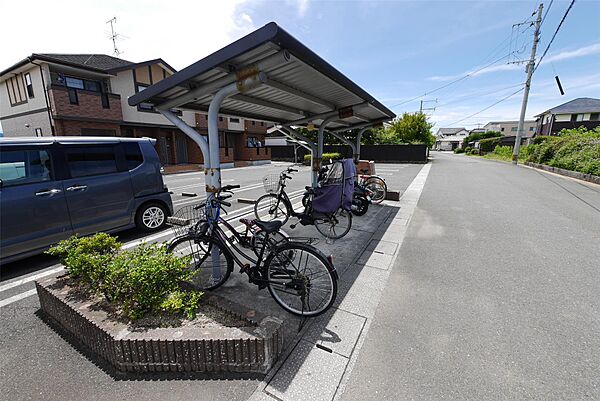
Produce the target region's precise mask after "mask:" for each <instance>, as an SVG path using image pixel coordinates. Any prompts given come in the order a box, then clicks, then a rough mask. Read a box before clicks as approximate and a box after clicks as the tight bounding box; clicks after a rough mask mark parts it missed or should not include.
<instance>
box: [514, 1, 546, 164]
mask: <svg viewBox="0 0 600 401" xmlns="http://www.w3.org/2000/svg"><path fill="white" fill-rule="evenodd" d="M543 9H544V4H543V3H542V4H540V6H539V8H538V11H537V18H536V20H535V33H534V34H533V44H532V45H531V57H530V58H529V62H528V63H527V81H525V89H524V91H523V103H521V115H520V116H519V125H518V127H517V136H516V137H515V146H514V148H513V157H512V162H513V164H517V162H518V161H519V149H520V147H521V137H522V136H523V127H524V125H525V113H526V112H527V100H528V99H529V89H530V88H531V77H532V76H533V70H534V69H535V52H536V51H537V45H538V42H539V41H540V26H541V25H542V11H543Z"/></svg>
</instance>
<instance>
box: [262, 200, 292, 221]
mask: <svg viewBox="0 0 600 401" xmlns="http://www.w3.org/2000/svg"><path fill="white" fill-rule="evenodd" d="M254 215H255V216H256V218H257V219H259V220H262V221H273V220H281V221H282V222H283V224H285V223H286V222H287V221H288V219H289V218H290V210H289V208H288V205H287V203H285V202H284V201H283V200H282V199H279V196H278V195H277V194H266V195H263V196H261V197H260V198H258V200H257V201H256V203H255V204H254Z"/></svg>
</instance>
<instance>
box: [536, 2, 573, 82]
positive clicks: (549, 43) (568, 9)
mask: <svg viewBox="0 0 600 401" xmlns="http://www.w3.org/2000/svg"><path fill="white" fill-rule="evenodd" d="M550 4H552V3H550ZM573 4H575V0H571V4H569V8H567V11H565V15H563V17H562V19H561V20H560V23H559V24H558V26H557V27H556V31H554V35H552V39H550V42H548V46H546V49H545V50H544V53H542V57H540V59H539V61H538V63H537V66H536V67H535V68H534V69H533V71H534V72H535V70H537V69H538V67H539V66H540V64H542V60H543V59H544V57H545V56H546V53H548V50H549V49H550V46H552V42H554V39H555V38H556V35H558V31H559V30H560V27H561V26H562V24H563V22H565V19H566V18H567V15H569V11H571V8H573ZM542 21H543V20H542Z"/></svg>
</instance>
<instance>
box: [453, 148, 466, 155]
mask: <svg viewBox="0 0 600 401" xmlns="http://www.w3.org/2000/svg"><path fill="white" fill-rule="evenodd" d="M454 153H457V154H458V153H465V150H464V149H463V148H456V149H454Z"/></svg>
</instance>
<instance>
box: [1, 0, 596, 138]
mask: <svg viewBox="0 0 600 401" xmlns="http://www.w3.org/2000/svg"><path fill="white" fill-rule="evenodd" d="M34 3H36V4H32V5H31V7H30V9H31V10H32V12H31V15H30V16H29V17H28V18H29V20H28V25H29V26H33V27H38V28H39V29H38V28H36V29H33V30H28V32H24V33H22V34H21V35H19V36H18V37H17V38H15V40H11V41H4V43H3V48H2V49H1V50H0V69H3V68H5V67H8V66H10V65H12V64H14V63H15V62H17V61H18V60H21V59H23V58H24V57H26V56H27V55H29V54H31V53H33V52H55V53H60V52H62V53H107V54H110V53H111V52H112V44H111V42H110V41H109V39H108V28H109V27H108V25H106V21H107V20H108V19H110V18H112V17H113V16H116V17H117V26H116V27H117V32H119V33H121V34H122V35H123V36H122V37H121V39H120V40H119V42H118V45H119V48H120V50H122V51H124V53H123V54H122V56H121V57H123V58H125V59H128V60H131V61H143V60H147V59H151V58H155V57H162V58H163V59H165V60H166V61H167V62H169V63H170V64H172V65H173V66H174V67H175V68H178V69H181V68H184V67H185V66H187V65H189V64H190V63H192V62H194V61H196V60H198V59H200V58H202V57H204V56H206V55H208V54H210V53H211V52H213V51H215V50H217V49H219V48H221V47H222V46H224V45H226V44H228V43H230V42H231V41H232V40H235V39H237V38H239V37H241V36H243V35H244V34H246V33H248V32H251V31H252V30H254V29H256V28H259V27H261V26H263V25H264V24H266V23H268V22H270V21H275V22H277V23H278V24H279V25H280V26H282V27H283V28H284V29H286V30H287V31H288V32H289V33H291V34H292V35H294V36H295V37H296V38H298V39H299V40H300V41H302V42H303V43H304V44H306V45H307V46H308V47H309V48H311V49H312V50H314V51H315V52H316V53H318V54H319V55H321V56H322V57H323V58H324V59H326V60H327V61H329V62H330V63H331V64H332V65H334V66H335V67H336V68H338V69H339V70H340V71H342V72H343V73H344V74H346V75H347V76H348V77H350V78H351V79H353V80H354V81H355V82H357V83H358V84H359V85H361V86H362V87H363V88H365V89H366V90H367V91H368V92H369V93H371V94H372V95H374V96H375V97H376V98H378V99H379V100H381V101H382V102H383V103H384V104H386V105H387V106H388V107H391V108H392V110H393V111H395V112H396V113H397V114H399V113H402V112H404V111H416V110H418V108H419V100H420V99H423V100H435V99H437V104H436V103H435V102H428V103H426V106H427V107H433V106H437V108H436V110H435V111H433V112H430V114H431V119H432V121H433V122H435V124H436V127H442V126H466V127H475V126H477V124H485V123H486V122H488V121H491V120H501V119H517V117H518V114H519V110H520V102H521V95H520V94H517V95H515V96H513V97H512V98H510V99H509V100H507V101H505V102H502V103H500V104H498V105H497V106H495V107H493V108H491V109H489V110H487V111H484V112H482V113H480V114H479V115H477V116H475V117H472V118H469V119H466V120H464V121H460V120H463V119H464V118H465V117H468V116H469V115H471V114H473V113H476V112H478V111H479V110H481V109H483V108H485V107H486V106H489V105H491V104H492V103H494V102H495V101H497V100H499V99H501V98H503V97H505V96H507V95H508V94H510V93H512V92H514V91H515V90H517V89H519V84H521V83H522V82H524V80H525V73H524V67H523V66H522V65H521V66H519V65H516V64H510V65H508V64H506V60H507V59H506V58H504V59H503V60H500V61H499V62H498V63H497V64H493V65H492V66H490V67H489V68H488V69H484V70H482V71H479V72H478V73H476V74H473V76H471V77H469V78H467V79H464V80H462V81H461V82H460V83H458V84H455V85H451V86H449V87H448V88H446V89H444V90H440V91H438V92H435V93H432V94H431V95H428V96H424V97H422V98H419V99H417V100H414V101H412V102H408V103H403V102H405V101H406V100H407V99H411V98H414V97H416V96H419V95H421V94H423V93H425V92H428V91H430V90H432V89H435V88H437V87H439V86H442V85H444V84H446V83H448V82H450V81H452V80H453V79H456V78H458V77H461V76H463V75H464V74H467V73H469V72H472V71H475V70H477V69H479V68H481V67H482V66H485V65H487V64H490V63H492V62H493V61H495V60H498V59H499V58H502V57H503V56H508V54H509V52H510V51H516V52H519V51H520V53H517V54H514V55H513V56H512V59H515V58H526V57H528V55H529V49H530V43H531V38H532V32H533V31H532V29H527V27H524V31H525V32H522V33H520V34H519V35H513V38H512V40H511V30H512V25H513V24H515V23H519V22H523V21H525V20H528V19H531V18H532V17H531V13H532V12H533V11H534V10H535V9H536V8H537V6H538V4H539V3H537V2H535V1H532V0H523V1H517V2H509V1H358V0H357V1H316V0H279V1H275V0H220V1H214V2H213V1H206V0H204V1H171V2H159V1H139V0H130V1H127V2H122V1H118V0H104V1H102V2H98V1H87V0H62V1H59V2H47V1H38V0H35V1H34ZM549 3H550V1H549V0H547V1H546V2H545V6H546V8H547V7H548V5H549ZM568 5H569V1H559V0H555V1H554V2H553V4H552V7H551V9H550V11H549V13H548V16H547V18H546V20H545V22H544V25H543V26H542V41H541V43H540V53H541V51H543V49H544V48H545V47H546V45H547V43H548V40H549V39H550V37H551V36H552V34H553V33H554V30H555V28H556V26H557V25H558V22H559V21H560V18H561V17H562V15H563V14H564V12H565V10H566V9H567V7H568ZM7 8H8V9H7V10H6V11H7V15H13V14H12V13H13V12H14V13H16V14H20V13H21V9H20V5H19V4H18V3H15V2H11V3H10V4H9V5H8V6H7ZM11 8H14V9H13V10H11ZM4 9H5V6H4V5H3V10H4ZM182 11H185V12H182ZM82 15H85V16H86V18H81V16H82ZM11 24H13V25H14V26H13V25H11ZM20 24H22V21H20V20H15V21H10V20H8V21H4V22H3V24H2V25H0V36H1V37H3V38H8V37H13V36H14V35H13V34H12V32H23V31H22V29H20ZM42 27H43V28H42ZM42 32H43V34H41V33H42ZM74 33H76V34H74ZM546 59H547V60H548V62H546V63H544V64H542V66H541V67H540V68H539V70H538V71H537V72H536V74H535V75H534V80H533V86H532V92H531V96H530V105H529V108H528V111H527V117H528V118H529V117H532V116H533V115H535V114H537V113H539V112H542V111H544V110H545V109H548V108H550V107H552V106H554V105H557V104H560V103H563V102H566V101H568V100H571V99H573V98H575V97H583V96H587V97H597V98H600V1H597V0H587V1H586V0H577V1H576V3H575V5H574V7H573V9H572V10H571V12H570V14H569V16H568V17H567V19H566V21H565V24H564V25H563V27H562V29H561V31H560V32H559V34H558V36H557V38H556V40H555V41H554V43H553V45H552V48H551V49H550V52H549V53H548V55H547V56H546ZM555 74H558V75H559V76H560V78H561V81H562V84H563V87H564V88H565V91H566V95H565V96H560V94H559V92H558V89H557V88H556V85H555V83H554V75H555ZM399 103H403V104H401V105H398V106H396V105H397V104H399ZM453 123H454V124H453Z"/></svg>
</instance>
